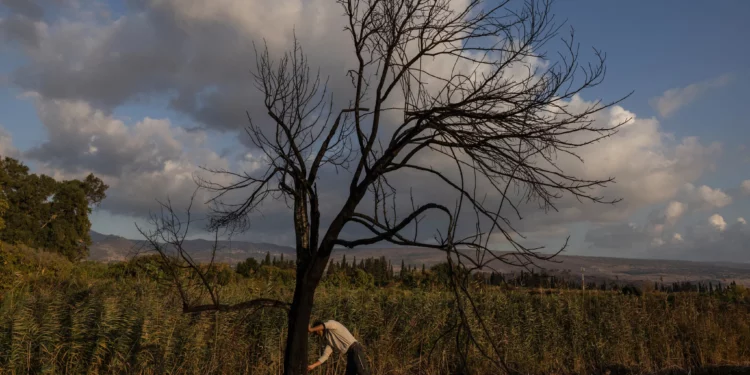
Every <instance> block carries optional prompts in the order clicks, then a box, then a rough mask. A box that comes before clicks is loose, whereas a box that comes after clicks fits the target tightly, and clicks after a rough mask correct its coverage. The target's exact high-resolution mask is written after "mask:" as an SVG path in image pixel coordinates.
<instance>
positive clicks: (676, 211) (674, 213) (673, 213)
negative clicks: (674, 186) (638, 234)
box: [664, 201, 687, 225]
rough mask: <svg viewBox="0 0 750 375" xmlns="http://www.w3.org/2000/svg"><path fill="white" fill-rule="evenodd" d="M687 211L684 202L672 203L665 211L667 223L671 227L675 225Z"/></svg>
mask: <svg viewBox="0 0 750 375" xmlns="http://www.w3.org/2000/svg"><path fill="white" fill-rule="evenodd" d="M685 211H687V205H685V204H684V203H682V202H677V201H671V202H669V205H667V208H666V209H665V210H664V214H665V217H666V222H667V224H669V225H674V224H675V223H676V222H677V221H678V220H679V219H680V217H682V215H683V214H684V213H685Z"/></svg>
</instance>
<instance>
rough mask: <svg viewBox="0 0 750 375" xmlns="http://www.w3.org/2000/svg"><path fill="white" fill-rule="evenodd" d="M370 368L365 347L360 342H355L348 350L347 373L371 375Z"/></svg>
mask: <svg viewBox="0 0 750 375" xmlns="http://www.w3.org/2000/svg"><path fill="white" fill-rule="evenodd" d="M369 374H370V369H369V368H368V367H367V357H365V352H364V348H362V345H361V344H360V343H358V342H355V343H354V344H352V345H351V346H349V349H348V350H347V351H346V375H369Z"/></svg>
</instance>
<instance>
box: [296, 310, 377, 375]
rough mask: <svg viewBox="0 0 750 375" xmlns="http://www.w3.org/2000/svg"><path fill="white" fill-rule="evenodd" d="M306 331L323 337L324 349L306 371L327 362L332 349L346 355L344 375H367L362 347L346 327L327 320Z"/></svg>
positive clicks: (317, 322) (318, 322)
mask: <svg viewBox="0 0 750 375" xmlns="http://www.w3.org/2000/svg"><path fill="white" fill-rule="evenodd" d="M307 331H308V332H309V333H312V334H316V335H318V336H319V337H324V338H325V340H326V347H325V349H324V350H323V355H322V356H320V358H319V359H318V361H317V362H315V363H313V364H311V365H309V366H307V371H311V370H312V369H314V368H316V367H318V366H320V365H322V364H323V362H325V361H326V360H328V357H329V356H330V355H331V353H332V352H333V349H336V350H337V351H339V352H341V353H345V354H346V375H368V374H369V373H370V372H369V371H368V369H367V361H366V358H365V353H364V350H363V348H362V345H361V344H360V343H359V342H357V340H356V339H355V338H354V336H352V334H351V333H350V332H349V330H348V329H346V327H344V326H343V325H342V324H341V323H339V322H337V321H335V320H329V321H327V322H325V323H323V322H321V321H316V322H315V323H313V325H312V327H308V328H307Z"/></svg>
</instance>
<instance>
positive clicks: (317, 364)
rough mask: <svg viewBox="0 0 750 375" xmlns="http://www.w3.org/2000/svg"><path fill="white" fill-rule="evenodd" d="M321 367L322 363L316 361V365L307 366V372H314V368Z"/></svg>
mask: <svg viewBox="0 0 750 375" xmlns="http://www.w3.org/2000/svg"><path fill="white" fill-rule="evenodd" d="M320 365H321V363H320V361H316V362H315V363H313V364H311V365H309V366H307V371H312V370H313V369H314V368H316V367H318V366H320Z"/></svg>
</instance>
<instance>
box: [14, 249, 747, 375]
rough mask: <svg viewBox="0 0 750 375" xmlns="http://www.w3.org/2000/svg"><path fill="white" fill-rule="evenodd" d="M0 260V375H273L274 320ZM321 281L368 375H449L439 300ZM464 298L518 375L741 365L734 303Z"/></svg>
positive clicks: (659, 298)
mask: <svg viewBox="0 0 750 375" xmlns="http://www.w3.org/2000/svg"><path fill="white" fill-rule="evenodd" d="M0 245H1V244H0ZM6 246H7V245H6ZM0 250H2V251H0V266H2V267H0V280H2V281H3V283H1V284H0V374H281V372H282V362H283V358H282V355H283V347H284V339H285V337H286V331H285V327H286V318H285V316H284V313H283V312H281V311H278V310H259V311H256V312H251V311H241V312H233V313H204V314H202V315H185V314H183V313H182V312H181V310H180V304H179V301H178V298H177V297H176V295H175V293H174V291H173V290H172V289H170V288H169V287H168V286H165V285H163V284H159V283H157V282H156V281H154V277H153V274H149V273H148V272H146V273H145V274H141V273H137V274H132V273H131V274H127V273H124V272H123V268H122V267H116V266H106V265H102V264H95V263H83V264H76V265H72V264H70V263H69V262H67V260H64V259H53V258H54V257H53V258H50V257H49V256H45V255H44V254H42V253H37V252H34V251H33V250H31V249H28V248H23V247H14V248H10V249H8V248H3V249H0ZM287 273H288V272H287ZM287 273H285V272H271V273H265V274H264V275H262V276H256V277H253V278H249V279H245V278H241V277H230V281H229V282H228V284H226V285H225V286H224V287H223V289H222V294H221V295H222V302H225V303H233V302H240V301H244V300H248V299H251V298H257V297H267V298H277V299H282V300H290V299H291V294H292V290H291V287H290V285H293V283H291V282H290V280H289V275H287ZM329 281H330V282H325V283H324V285H323V286H321V287H320V288H319V289H318V292H317V293H316V297H315V309H314V312H313V314H314V317H315V318H318V319H324V320H325V319H335V320H338V321H340V322H342V323H344V325H346V326H347V327H348V328H349V329H350V330H351V331H352V332H353V333H354V335H355V336H356V337H357V338H359V339H360V341H361V342H362V343H363V344H364V345H365V347H366V353H367V356H368V359H369V361H370V363H371V367H372V369H373V374H379V375H385V374H426V375H429V374H451V373H455V372H456V371H457V368H456V364H457V355H456V340H455V336H454V335H452V334H445V332H446V329H447V328H448V327H450V326H451V325H452V323H453V322H454V321H455V318H456V316H455V310H454V308H453V302H452V299H451V297H450V294H449V293H448V291H447V290H445V289H442V288H440V287H435V286H429V287H422V288H405V287H403V286H400V285H395V286H391V287H383V288H376V287H373V286H372V284H371V283H369V284H368V283H363V284H362V285H363V286H361V287H351V286H345V287H342V286H336V285H347V284H346V283H336V282H333V281H335V280H333V279H332V280H329ZM475 296H476V298H475V299H476V301H477V303H478V309H479V311H480V313H481V315H482V316H483V317H484V319H485V321H486V322H487V323H488V324H489V330H490V336H491V337H489V338H487V337H483V336H478V337H477V338H478V340H480V341H481V344H482V345H483V346H485V347H490V346H492V345H493V344H494V345H496V346H497V348H498V349H499V351H500V354H501V355H502V356H503V359H504V362H505V363H507V364H508V366H509V367H510V368H511V369H512V370H515V371H517V372H518V373H522V374H590V373H606V372H607V371H608V370H612V371H613V373H618V372H619V373H622V371H623V370H626V371H627V372H628V373H643V374H645V373H652V372H656V371H659V370H664V369H691V368H701V367H707V366H712V365H750V306H748V304H747V303H736V302H728V301H727V300H723V299H719V298H715V297H712V296H709V295H702V294H698V293H674V294H664V293H646V294H644V295H642V296H635V295H623V294H619V293H617V292H602V291H586V292H580V291H556V292H554V293H548V294H543V293H533V291H532V290H528V289H526V290H524V289H519V290H515V291H503V290H501V289H499V288H497V287H483V288H478V289H477V290H476V294H475ZM740 300H742V299H740ZM742 301H746V299H745V300H742ZM310 348H311V350H310V353H309V359H310V361H311V362H312V361H314V360H315V358H316V357H317V355H318V354H319V353H320V349H321V346H320V342H318V341H316V339H314V338H311V339H310ZM468 354H469V358H468V364H469V365H470V367H471V368H472V370H473V372H474V373H477V374H492V373H497V370H496V369H495V368H493V367H490V364H489V363H488V362H487V361H485V360H482V357H481V355H480V353H479V352H478V351H477V350H473V351H470V352H469V353H468ZM343 370H344V362H343V361H342V358H338V357H336V356H333V357H332V358H331V360H329V361H328V362H327V363H326V364H325V365H324V366H322V368H321V370H316V372H317V373H320V374H340V373H343Z"/></svg>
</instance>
